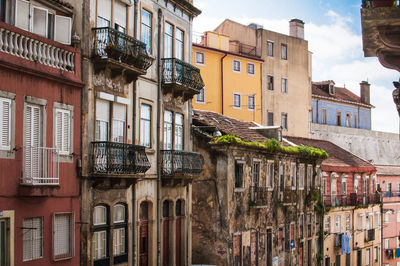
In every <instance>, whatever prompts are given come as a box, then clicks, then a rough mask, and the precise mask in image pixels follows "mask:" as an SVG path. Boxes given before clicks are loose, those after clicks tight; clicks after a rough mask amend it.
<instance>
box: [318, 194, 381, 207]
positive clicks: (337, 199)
mask: <svg viewBox="0 0 400 266" xmlns="http://www.w3.org/2000/svg"><path fill="white" fill-rule="evenodd" d="M323 201H324V204H325V205H326V206H331V207H336V206H357V205H367V204H376V203H379V202H380V196H379V195H378V194H376V193H373V194H369V193H364V194H361V195H357V194H356V193H350V194H348V195H323Z"/></svg>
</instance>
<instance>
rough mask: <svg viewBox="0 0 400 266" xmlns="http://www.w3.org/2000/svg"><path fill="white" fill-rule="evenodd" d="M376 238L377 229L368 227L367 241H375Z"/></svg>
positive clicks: (366, 232)
mask: <svg viewBox="0 0 400 266" xmlns="http://www.w3.org/2000/svg"><path fill="white" fill-rule="evenodd" d="M373 240H375V229H368V230H366V231H365V241H366V242H369V241H373Z"/></svg>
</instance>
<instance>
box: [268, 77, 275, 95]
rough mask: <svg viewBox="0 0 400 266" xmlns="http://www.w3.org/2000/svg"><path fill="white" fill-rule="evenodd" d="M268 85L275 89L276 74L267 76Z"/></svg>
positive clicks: (270, 88) (269, 88) (269, 87)
mask: <svg viewBox="0 0 400 266" xmlns="http://www.w3.org/2000/svg"><path fill="white" fill-rule="evenodd" d="M267 85H268V90H270V91H273V90H274V76H272V75H268V76H267Z"/></svg>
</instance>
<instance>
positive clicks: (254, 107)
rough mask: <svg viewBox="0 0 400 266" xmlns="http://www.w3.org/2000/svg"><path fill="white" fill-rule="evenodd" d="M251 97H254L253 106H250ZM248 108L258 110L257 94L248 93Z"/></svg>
mask: <svg viewBox="0 0 400 266" xmlns="http://www.w3.org/2000/svg"><path fill="white" fill-rule="evenodd" d="M250 98H253V99H254V100H253V106H252V107H253V108H250V107H251V106H250ZM247 110H249V111H255V110H256V95H255V94H249V95H247Z"/></svg>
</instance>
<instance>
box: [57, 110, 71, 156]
mask: <svg viewBox="0 0 400 266" xmlns="http://www.w3.org/2000/svg"><path fill="white" fill-rule="evenodd" d="M55 126H56V128H55V144H56V148H57V150H58V152H59V153H60V154H64V155H69V154H70V147H71V112H70V111H69V110H61V109H57V110H56V125H55Z"/></svg>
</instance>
